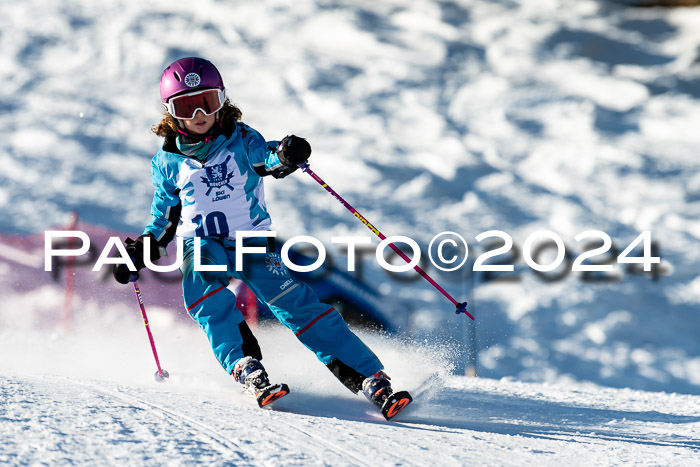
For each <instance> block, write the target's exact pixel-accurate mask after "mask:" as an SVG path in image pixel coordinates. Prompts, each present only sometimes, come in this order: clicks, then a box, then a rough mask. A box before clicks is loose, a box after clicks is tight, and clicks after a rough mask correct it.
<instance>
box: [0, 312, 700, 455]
mask: <svg viewBox="0 0 700 467" xmlns="http://www.w3.org/2000/svg"><path fill="white" fill-rule="evenodd" d="M132 321H133V322H132V323H127V322H125V320H123V319H121V320H120V321H116V320H114V321H112V320H109V319H105V318H102V319H100V318H97V317H95V318H94V319H93V320H92V322H93V323H100V326H104V328H103V330H102V331H100V329H99V328H94V327H92V326H91V327H90V328H86V327H78V328H76V329H73V330H72V331H71V333H70V334H60V333H59V334H55V335H47V334H44V333H40V332H37V333H27V334H25V335H24V336H23V339H22V342H17V341H15V342H7V340H6V339H5V340H4V341H3V342H2V343H0V350H1V351H2V352H3V355H7V351H8V350H10V351H12V352H13V353H12V355H13V356H14V357H15V358H14V359H13V362H8V361H6V360H3V363H2V365H1V366H0V436H1V437H2V440H3V441H2V443H1V444H0V463H8V464H10V465H37V464H48V465H66V464H71V465H72V464H77V465H130V466H131V465H133V466H138V465H195V464H196V465H227V464H231V465H435V464H439V465H601V464H618V463H619V464H621V463H632V464H635V465H679V466H680V465H696V464H697V458H698V456H699V455H700V397H698V396H688V395H680V394H662V393H648V392H641V391H633V390H620V389H610V388H602V387H599V386H595V385H579V384H575V383H572V384H567V385H542V384H535V383H519V382H515V381H512V380H505V379H504V380H501V381H497V380H491V379H481V378H479V379H474V378H466V377H457V376H450V375H449V364H448V358H447V355H445V353H444V352H443V351H437V350H435V349H432V348H430V347H428V346H418V345H415V344H413V345H410V344H406V343H401V342H397V341H392V340H391V339H388V338H380V337H377V336H375V335H365V336H363V337H364V338H365V339H366V340H367V341H368V342H369V343H370V345H372V347H373V348H374V349H376V351H377V353H378V354H379V356H380V357H381V358H382V359H383V360H384V362H385V364H386V365H387V369H388V370H389V371H390V372H391V374H392V376H393V381H394V385H395V386H396V387H402V388H407V389H409V390H411V391H412V392H413V393H414V395H415V396H416V402H415V403H414V404H413V405H412V406H410V408H409V409H406V410H405V413H402V414H401V415H400V416H398V417H397V420H396V421H394V422H386V421H384V419H383V418H382V416H381V415H380V414H379V413H378V412H377V411H376V410H375V409H374V408H372V407H371V406H370V405H369V404H368V403H367V401H365V400H364V399H363V398H362V397H360V396H353V395H352V394H351V393H350V392H349V391H347V389H345V388H344V387H343V386H341V385H340V384H339V383H338V382H337V381H336V380H335V378H334V377H333V376H332V375H331V374H330V373H329V372H328V371H327V370H326V369H325V368H324V367H323V366H322V365H320V364H319V363H318V362H316V361H315V359H314V357H313V356H312V355H310V353H309V352H308V351H306V350H305V349H304V348H303V347H302V346H301V345H300V344H299V343H298V342H296V340H295V338H294V337H293V335H292V334H291V333H289V332H288V331H286V330H284V329H281V328H279V327H266V328H265V329H258V335H259V337H260V340H261V344H262V347H263V349H264V351H265V355H266V357H265V363H266V365H267V367H268V368H269V370H270V373H271V374H272V375H273V378H275V379H277V380H279V381H282V380H284V381H286V382H288V383H289V384H290V386H291V388H292V393H291V394H290V395H289V396H287V397H285V398H284V399H281V400H280V401H278V402H277V403H276V404H275V408H274V410H266V409H259V408H258V407H257V404H256V403H255V401H254V400H253V399H252V397H250V396H247V395H245V394H242V393H241V392H240V388H239V387H238V386H237V385H236V383H234V381H233V380H232V378H231V377H229V376H227V375H226V374H225V373H224V372H223V371H222V370H221V369H220V368H219V367H218V363H216V362H215V361H214V359H213V357H211V356H210V355H209V349H208V348H207V343H206V342H205V340H204V339H203V338H202V336H200V334H199V332H198V330H197V329H193V328H192V327H187V326H183V325H182V324H181V323H170V324H169V323H168V317H167V315H166V314H160V313H154V319H153V320H152V321H154V323H153V328H154V330H155V332H156V336H155V337H156V343H157V344H158V346H159V351H160V356H161V361H162V363H163V365H164V367H165V368H166V369H167V370H168V371H169V372H170V374H171V377H170V379H169V381H167V382H166V383H156V382H155V381H153V379H152V375H153V373H154V371H155V364H154V363H153V361H152V359H151V358H150V355H149V352H150V349H149V348H148V343H147V341H146V336H145V332H144V330H143V327H139V323H138V320H137V318H136V317H134V319H133V320H132ZM93 326H94V324H93ZM105 329H110V332H109V333H106V331H105ZM20 351H21V352H20ZM39 351H42V353H43V355H45V358H44V359H43V361H41V362H35V361H30V360H29V356H30V355H32V354H35V353H37V352H39Z"/></svg>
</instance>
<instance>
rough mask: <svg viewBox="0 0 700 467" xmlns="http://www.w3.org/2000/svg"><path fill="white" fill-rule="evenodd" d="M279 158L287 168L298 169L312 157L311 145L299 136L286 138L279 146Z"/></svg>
mask: <svg viewBox="0 0 700 467" xmlns="http://www.w3.org/2000/svg"><path fill="white" fill-rule="evenodd" d="M277 157H279V160H280V162H281V163H282V164H284V165H285V166H287V167H289V168H295V169H296V168H297V166H298V165H299V164H303V163H304V162H306V161H308V160H309V157H311V145H310V144H309V142H308V141H306V140H305V139H304V138H300V137H299V136H295V135H290V136H285V137H284V139H282V141H280V143H279V145H278V146H277Z"/></svg>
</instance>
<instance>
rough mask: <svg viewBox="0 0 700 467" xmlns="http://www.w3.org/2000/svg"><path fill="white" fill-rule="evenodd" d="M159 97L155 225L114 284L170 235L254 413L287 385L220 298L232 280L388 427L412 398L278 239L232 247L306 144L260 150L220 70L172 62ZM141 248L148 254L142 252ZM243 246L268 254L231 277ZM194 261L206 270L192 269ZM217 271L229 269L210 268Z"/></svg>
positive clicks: (248, 260) (131, 274)
mask: <svg viewBox="0 0 700 467" xmlns="http://www.w3.org/2000/svg"><path fill="white" fill-rule="evenodd" d="M160 96H161V100H162V103H163V106H164V107H165V114H164V117H163V119H162V121H161V122H160V123H159V124H158V125H155V126H154V127H153V128H152V130H153V132H154V133H155V134H156V135H158V136H162V137H164V138H165V141H164V144H163V146H162V148H161V149H160V150H159V151H158V152H157V153H156V155H155V157H154V158H153V160H152V162H151V176H152V178H153V184H154V186H155V193H154V196H153V203H152V206H151V214H152V220H151V222H150V224H148V225H147V226H146V228H145V230H144V233H143V235H141V236H140V237H138V238H137V239H136V240H132V239H127V240H126V250H127V253H128V254H129V256H130V257H131V258H132V260H133V262H134V265H135V266H136V271H132V270H130V269H129V268H128V266H127V265H126V264H118V265H115V266H114V270H113V273H114V277H115V279H116V280H117V281H118V282H120V283H122V284H127V283H128V282H129V281H130V280H136V278H137V277H138V274H137V273H136V272H137V271H138V270H139V269H141V268H143V267H145V264H144V252H145V251H149V252H150V260H151V261H155V260H157V259H158V258H159V257H161V255H164V254H165V247H166V245H167V244H168V243H169V242H170V241H171V240H173V238H174V237H175V236H176V235H177V236H178V237H183V239H184V258H183V264H182V267H181V271H182V274H183V278H182V289H183V296H184V302H185V307H186V309H187V312H188V313H189V314H190V316H192V318H193V319H194V320H195V321H196V322H197V324H199V326H200V327H201V328H202V330H204V332H205V333H206V335H207V337H208V339H209V342H210V344H211V347H212V350H213V351H214V355H215V356H216V358H217V359H218V360H219V362H220V363H221V365H222V366H223V367H224V369H225V370H226V371H227V372H228V373H229V374H232V375H233V377H234V378H235V380H236V381H238V382H239V383H242V384H243V385H244V386H245V387H246V389H248V390H249V391H251V392H252V393H254V394H255V396H256V398H257V400H258V404H259V405H260V406H261V407H262V406H264V405H266V404H269V403H270V402H273V401H275V400H276V399H279V398H280V397H282V396H284V395H286V394H287V393H288V392H289V388H288V387H287V385H285V384H270V382H269V380H268V375H267V372H266V371H265V369H264V367H263V365H262V364H261V362H260V360H262V353H261V351H260V347H259V345H258V342H257V340H256V339H255V337H254V336H253V334H252V332H251V330H250V328H249V327H248V325H247V324H246V322H245V320H244V319H243V315H242V313H241V312H240V311H239V310H238V309H236V306H235V305H236V296H235V295H234V294H233V293H232V292H231V291H230V290H229V289H227V285H228V284H229V281H230V279H231V278H236V279H239V280H241V281H243V283H245V284H246V285H247V286H248V288H249V289H250V290H251V291H252V292H253V293H254V294H255V296H256V297H257V299H258V300H259V301H260V302H262V303H265V304H266V305H267V306H268V307H269V308H270V310H271V311H272V312H273V313H274V315H275V316H276V317H277V319H278V320H279V321H280V322H281V323H282V324H284V325H285V326H286V327H288V328H289V329H290V330H291V331H292V332H294V334H295V335H296V336H297V338H298V339H299V340H300V341H301V342H302V343H303V344H304V345H305V346H306V347H307V348H308V349H309V350H311V351H312V352H314V353H315V354H316V356H317V357H318V359H319V360H320V361H321V362H323V363H324V364H325V365H326V366H327V367H328V369H329V370H330V371H331V372H332V373H333V374H334V375H335V376H336V377H337V378H338V379H339V380H340V381H341V382H342V383H343V384H344V385H345V386H346V387H347V388H349V389H350V390H351V391H352V392H353V393H358V392H360V391H361V392H362V393H363V394H364V395H365V396H366V397H367V398H368V399H369V400H370V401H371V402H372V403H374V404H376V405H378V406H379V407H380V408H381V410H382V414H383V415H384V416H385V417H386V418H387V419H389V418H391V417H393V416H394V415H396V414H397V413H398V412H399V411H400V410H401V409H403V408H404V407H405V406H406V405H407V404H408V403H410V402H411V396H410V395H409V394H408V393H407V392H405V391H401V392H396V393H394V392H393V390H392V388H391V384H390V382H389V377H388V376H387V375H386V373H384V371H383V366H382V363H381V362H380V361H379V359H378V358H377V357H376V356H375V355H374V353H372V351H371V350H370V349H369V348H368V347H367V346H366V345H365V344H364V343H363V342H362V341H361V340H360V339H359V338H358V337H357V336H356V335H355V334H354V333H353V332H352V331H350V329H348V327H347V325H346V323H345V322H344V321H343V318H342V317H341V315H340V314H339V313H338V312H337V311H336V310H335V309H334V308H333V307H331V306H329V305H326V304H324V303H320V302H319V301H318V298H317V297H316V295H315V294H314V293H313V291H312V290H311V288H310V287H309V286H308V285H306V284H304V283H302V282H297V281H293V280H292V279H291V277H290V276H289V273H288V271H287V270H286V268H285V267H284V266H283V265H282V261H281V257H280V255H279V253H277V251H276V250H275V247H274V241H273V240H274V239H273V238H261V237H248V238H245V239H243V240H242V245H236V241H235V237H236V231H267V230H269V228H270V223H271V221H270V215H269V214H268V212H267V209H266V206H265V198H264V191H263V180H262V177H266V176H268V175H272V176H273V177H274V178H283V177H286V176H287V175H289V174H291V173H292V172H294V171H295V170H296V169H297V166H298V164H301V163H304V162H306V161H307V160H308V159H309V156H310V155H311V146H310V145H309V143H308V142H307V141H306V140H305V139H304V138H300V137H298V136H294V135H291V136H286V137H284V138H283V139H282V140H281V141H279V142H278V141H265V140H264V139H263V137H262V136H261V135H260V133H258V132H257V131H256V130H254V129H253V128H251V127H249V126H248V125H246V124H244V123H242V122H241V121H240V119H241V111H240V110H239V109H238V108H237V107H236V106H234V105H233V104H231V103H230V101H229V100H228V99H227V98H226V94H225V89H224V83H223V80H222V78H221V75H220V74H219V71H218V70H217V69H216V67H215V66H214V65H213V64H212V63H211V62H209V61H207V60H205V59H203V58H199V57H187V58H181V59H179V60H177V61H175V62H173V63H172V64H171V65H169V66H168V67H167V68H166V69H165V71H164V72H163V75H162V77H161V80H160ZM145 242H149V246H150V248H144V243H145ZM200 243H201V246H198V245H199V244H200ZM241 246H244V247H264V251H265V253H246V254H245V255H244V261H243V263H244V264H243V270H242V271H236V248H237V247H241ZM198 249H199V250H200V251H197V250H198ZM195 257H199V262H200V263H199V264H201V265H203V266H204V267H203V268H195ZM215 265H222V266H224V267H223V269H224V270H214V269H217V268H216V267H215ZM195 269H207V270H199V271H198V270H195Z"/></svg>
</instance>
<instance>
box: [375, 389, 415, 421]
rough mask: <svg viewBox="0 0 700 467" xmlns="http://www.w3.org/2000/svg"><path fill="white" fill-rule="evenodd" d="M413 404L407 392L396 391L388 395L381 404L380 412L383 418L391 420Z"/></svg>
mask: <svg viewBox="0 0 700 467" xmlns="http://www.w3.org/2000/svg"><path fill="white" fill-rule="evenodd" d="M411 402H413V398H412V397H411V395H410V394H409V393H408V391H398V392H395V393H392V394H391V395H389V396H388V397H387V398H386V400H385V401H384V403H382V406H381V411H382V415H384V418H385V419H387V420H391V419H392V418H394V417H395V416H397V415H398V414H399V412H401V411H402V410H403V409H405V408H406V407H407V406H408V404H410V403H411Z"/></svg>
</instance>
